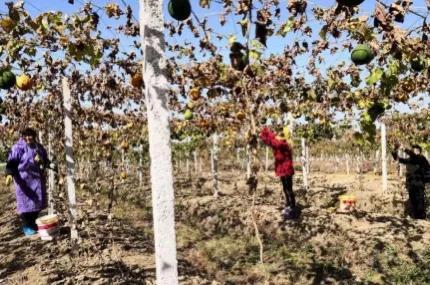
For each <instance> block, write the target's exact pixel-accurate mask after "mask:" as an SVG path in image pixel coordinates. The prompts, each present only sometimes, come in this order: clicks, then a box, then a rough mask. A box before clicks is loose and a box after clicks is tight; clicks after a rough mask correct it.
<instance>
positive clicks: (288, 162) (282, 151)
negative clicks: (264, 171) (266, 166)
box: [260, 128, 294, 177]
mask: <svg viewBox="0 0 430 285" xmlns="http://www.w3.org/2000/svg"><path fill="white" fill-rule="evenodd" d="M260 138H261V140H262V141H263V142H264V143H265V144H266V145H268V146H270V147H271V148H272V149H273V156H274V157H275V173H276V176H279V177H283V176H291V175H293V174H294V167H293V154H292V150H291V148H290V146H289V145H288V143H287V142H286V141H285V140H279V139H277V138H276V134H275V133H274V132H272V131H271V130H270V129H268V128H264V129H263V130H262V131H261V133H260Z"/></svg>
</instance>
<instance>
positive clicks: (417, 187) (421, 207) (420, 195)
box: [392, 144, 430, 219]
mask: <svg viewBox="0 0 430 285" xmlns="http://www.w3.org/2000/svg"><path fill="white" fill-rule="evenodd" d="M398 149H399V144H396V145H395V146H394V151H393V153H392V155H393V158H394V160H398V161H399V163H402V164H405V165H406V188H407V190H408V194H409V203H410V210H411V211H410V215H411V217H412V218H414V219H425V218H426V207H427V205H426V199H425V179H424V178H425V175H426V172H427V171H429V170H430V164H429V162H428V161H427V159H426V158H425V157H424V156H423V155H422V154H421V152H422V149H421V147H420V146H419V145H412V149H405V150H404V152H405V153H406V154H407V155H408V158H401V157H399V156H398V153H397V152H398Z"/></svg>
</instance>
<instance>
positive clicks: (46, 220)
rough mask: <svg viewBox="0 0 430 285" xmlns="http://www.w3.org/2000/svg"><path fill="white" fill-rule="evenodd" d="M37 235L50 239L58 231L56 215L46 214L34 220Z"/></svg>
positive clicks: (43, 238)
mask: <svg viewBox="0 0 430 285" xmlns="http://www.w3.org/2000/svg"><path fill="white" fill-rule="evenodd" d="M36 224H37V229H38V232H39V236H40V238H41V239H42V240H52V239H53V238H54V237H55V236H57V235H58V233H59V232H60V228H59V219H58V216H57V215H47V216H43V217H40V218H38V219H37V220H36Z"/></svg>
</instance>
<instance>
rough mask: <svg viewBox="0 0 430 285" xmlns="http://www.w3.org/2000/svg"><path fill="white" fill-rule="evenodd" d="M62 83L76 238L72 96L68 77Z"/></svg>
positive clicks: (72, 234)
mask: <svg viewBox="0 0 430 285" xmlns="http://www.w3.org/2000/svg"><path fill="white" fill-rule="evenodd" d="M62 85H63V107H64V134H65V139H66V143H65V148H66V171H67V172H66V181H67V195H68V197H69V210H70V216H71V221H70V237H71V239H73V240H74V239H77V238H78V231H77V229H76V221H77V219H78V211H77V208H76V189H75V161H74V157H73V126H72V96H71V94H70V88H69V81H68V80H67V78H66V77H63V78H62Z"/></svg>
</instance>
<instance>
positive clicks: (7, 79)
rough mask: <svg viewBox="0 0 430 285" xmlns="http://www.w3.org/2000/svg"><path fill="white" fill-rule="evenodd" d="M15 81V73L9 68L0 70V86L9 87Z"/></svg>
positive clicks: (2, 87)
mask: <svg viewBox="0 0 430 285" xmlns="http://www.w3.org/2000/svg"><path fill="white" fill-rule="evenodd" d="M15 83H16V77H15V74H13V73H12V71H10V70H9V69H3V70H0V88H1V89H9V88H11V87H12V86H14V85H15Z"/></svg>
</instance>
